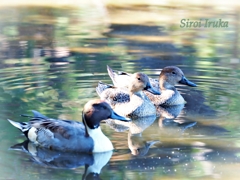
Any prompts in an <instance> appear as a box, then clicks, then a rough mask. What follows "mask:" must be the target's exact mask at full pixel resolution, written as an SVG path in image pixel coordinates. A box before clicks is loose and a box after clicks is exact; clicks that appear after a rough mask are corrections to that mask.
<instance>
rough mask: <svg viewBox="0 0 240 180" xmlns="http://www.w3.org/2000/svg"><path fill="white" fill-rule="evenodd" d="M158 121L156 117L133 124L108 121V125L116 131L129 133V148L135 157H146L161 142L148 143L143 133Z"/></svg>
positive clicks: (143, 118)
mask: <svg viewBox="0 0 240 180" xmlns="http://www.w3.org/2000/svg"><path fill="white" fill-rule="evenodd" d="M155 119H156V116H148V117H141V118H137V119H132V121H131V122H117V121H115V120H111V119H108V120H106V123H107V124H108V125H109V126H110V127H111V128H112V129H114V130H115V131H117V132H123V131H126V130H129V132H128V147H129V149H130V150H131V153H132V154H133V155H134V156H145V155H146V154H147V152H148V150H149V148H150V147H151V146H153V145H154V144H155V143H157V142H159V141H147V140H145V138H144V137H143V136H142V132H143V131H144V130H145V129H147V128H148V127H149V126H150V125H151V124H152V123H153V122H154V121H155Z"/></svg>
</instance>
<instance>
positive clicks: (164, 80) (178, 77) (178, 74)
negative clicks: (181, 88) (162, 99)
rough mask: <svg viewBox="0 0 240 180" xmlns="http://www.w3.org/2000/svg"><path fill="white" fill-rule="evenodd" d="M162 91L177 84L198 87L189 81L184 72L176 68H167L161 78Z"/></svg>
mask: <svg viewBox="0 0 240 180" xmlns="http://www.w3.org/2000/svg"><path fill="white" fill-rule="evenodd" d="M159 83H160V84H159V85H160V89H170V88H172V87H174V86H175V85H176V84H177V83H180V84H185V85H188V86H192V87H196V86H197V85H196V84H194V83H193V82H191V81H189V80H188V79H187V78H186V77H185V76H184V74H183V72H182V70H181V69H179V68H178V67H176V66H167V67H165V68H164V69H163V70H162V71H161V73H160V76H159Z"/></svg>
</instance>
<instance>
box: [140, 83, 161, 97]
mask: <svg viewBox="0 0 240 180" xmlns="http://www.w3.org/2000/svg"><path fill="white" fill-rule="evenodd" d="M144 90H146V91H148V92H150V93H152V94H155V95H160V94H161V93H160V92H159V91H158V90H155V89H154V88H153V87H152V85H151V84H150V83H148V84H147V86H146V87H145V88H144Z"/></svg>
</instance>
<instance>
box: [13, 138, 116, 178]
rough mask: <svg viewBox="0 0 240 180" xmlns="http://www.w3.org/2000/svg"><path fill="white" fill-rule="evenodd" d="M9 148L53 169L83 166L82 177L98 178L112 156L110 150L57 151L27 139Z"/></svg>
mask: <svg viewBox="0 0 240 180" xmlns="http://www.w3.org/2000/svg"><path fill="white" fill-rule="evenodd" d="M10 149H11V150H20V151H23V152H25V153H27V154H28V155H30V156H31V159H32V160H33V161H34V162H36V163H37V164H39V165H41V166H44V167H47V168H55V169H75V168H78V167H80V166H85V172H84V175H83V178H82V179H92V178H93V177H94V178H96V179H100V177H99V174H100V173H101V169H102V168H103V166H105V165H106V164H107V163H108V161H109V160H110V158H111V156H112V151H107V152H101V153H93V154H89V153H75V152H71V153H70V152H59V151H54V150H50V149H46V148H41V147H39V146H36V145H35V144H33V143H31V142H29V141H28V140H26V141H24V142H23V143H20V144H16V145H14V146H12V147H11V148H10Z"/></svg>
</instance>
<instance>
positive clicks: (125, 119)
mask: <svg viewBox="0 0 240 180" xmlns="http://www.w3.org/2000/svg"><path fill="white" fill-rule="evenodd" d="M110 118H111V119H116V120H119V121H126V122H128V121H131V119H129V118H126V117H123V116H120V115H119V114H117V113H116V112H114V111H112V114H111V116H110Z"/></svg>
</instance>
